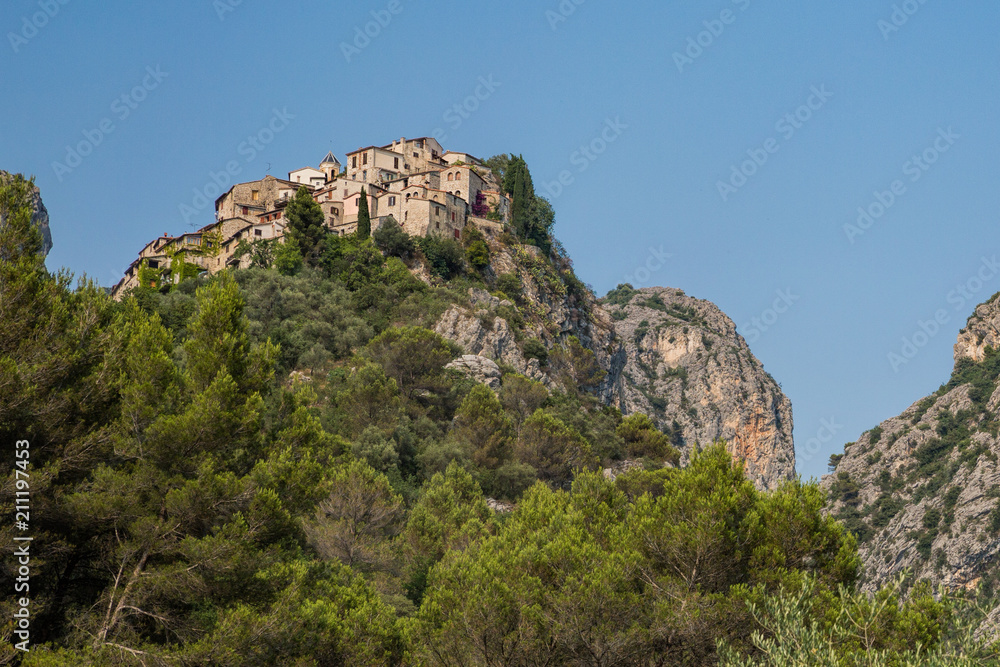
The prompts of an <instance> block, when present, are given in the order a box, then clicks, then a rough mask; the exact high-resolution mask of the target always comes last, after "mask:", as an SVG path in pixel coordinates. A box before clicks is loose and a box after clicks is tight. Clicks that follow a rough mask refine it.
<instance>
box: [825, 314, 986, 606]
mask: <svg viewBox="0 0 1000 667" xmlns="http://www.w3.org/2000/svg"><path fill="white" fill-rule="evenodd" d="M998 343H1000V302H998V301H996V300H991V301H990V302H987V303H985V304H981V305H980V306H978V307H977V308H976V311H975V314H974V315H973V316H972V317H971V318H969V322H968V325H967V326H966V328H965V329H963V330H962V332H961V333H960V334H959V336H958V342H957V344H956V345H955V362H956V372H955V373H954V374H953V376H952V380H951V381H950V382H949V383H947V384H946V385H943V386H942V387H941V388H940V389H939V390H938V391H937V392H935V393H934V394H931V395H930V396H928V397H927V398H925V399H923V400H920V401H918V402H916V403H914V404H913V405H911V406H910V407H909V408H907V409H906V410H905V411H904V412H903V413H902V414H901V415H899V416H898V417H893V418H892V419H888V420H886V421H884V422H882V423H881V424H879V425H878V426H877V427H876V428H874V429H872V430H870V431H867V432H865V433H863V434H862V435H861V436H860V437H859V438H858V440H857V442H854V443H850V444H849V445H848V446H847V447H846V449H845V451H844V454H843V455H842V457H841V458H839V459H837V457H835V458H834V459H833V460H831V464H835V469H834V472H833V473H832V474H830V475H827V476H825V477H824V478H823V480H822V485H823V486H824V488H826V489H827V490H828V491H829V492H830V498H831V504H830V506H829V511H830V512H832V513H833V514H834V515H835V516H838V517H839V518H841V519H843V520H844V521H845V523H846V524H847V526H848V527H849V528H850V529H851V530H853V531H854V532H855V533H856V534H857V535H858V538H859V551H860V555H861V558H862V560H863V563H864V570H865V572H864V576H865V586H866V587H867V588H868V589H869V590H873V589H875V588H876V587H878V586H880V585H882V584H884V583H886V582H887V581H888V580H890V579H892V578H893V577H895V576H896V575H897V574H898V573H899V572H900V571H901V570H903V569H905V568H910V569H912V571H913V575H914V576H915V577H916V578H917V579H923V578H925V579H928V580H930V581H931V583H933V584H935V585H937V584H944V585H945V586H947V587H949V588H951V589H971V588H974V587H975V586H977V585H979V584H984V585H985V586H986V588H987V589H988V590H992V591H994V592H995V591H996V590H997V589H996V584H997V582H1000V465H998V459H1000V438H998V437H997V434H998V433H1000V388H998V387H997V375H998V371H1000V364H998V363H997V360H998V358H997V357H995V356H993V355H992V354H990V353H989V352H988V350H987V348H990V347H992V348H994V349H996V348H997V347H998ZM997 613H998V612H996V610H995V613H994V616H996V615H997Z"/></svg>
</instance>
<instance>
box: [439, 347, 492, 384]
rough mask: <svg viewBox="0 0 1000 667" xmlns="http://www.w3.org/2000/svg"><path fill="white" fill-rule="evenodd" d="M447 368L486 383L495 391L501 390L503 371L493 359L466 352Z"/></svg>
mask: <svg viewBox="0 0 1000 667" xmlns="http://www.w3.org/2000/svg"><path fill="white" fill-rule="evenodd" d="M445 369H446V370H457V371H459V372H461V373H464V374H465V375H467V376H469V377H470V378H472V379H473V380H475V381H476V382H479V383H481V384H485V385H486V386H487V387H489V388H490V389H492V390H493V391H499V389H500V385H501V383H500V380H501V378H502V377H503V372H502V371H501V370H500V367H499V366H497V365H496V362H494V361H493V360H492V359H488V358H486V357H480V356H479V355H475V354H464V355H462V356H461V357H459V358H458V359H455V360H454V361H452V362H451V363H449V364H448V365H446V366H445Z"/></svg>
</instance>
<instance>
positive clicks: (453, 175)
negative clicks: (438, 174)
mask: <svg viewBox="0 0 1000 667" xmlns="http://www.w3.org/2000/svg"><path fill="white" fill-rule="evenodd" d="M454 179H455V174H452V173H449V174H448V180H449V181H451V180H454Z"/></svg>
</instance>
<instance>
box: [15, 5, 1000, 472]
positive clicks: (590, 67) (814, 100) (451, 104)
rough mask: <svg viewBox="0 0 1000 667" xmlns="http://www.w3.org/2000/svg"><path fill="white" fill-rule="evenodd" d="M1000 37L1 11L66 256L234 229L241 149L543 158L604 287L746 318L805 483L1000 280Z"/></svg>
mask: <svg viewBox="0 0 1000 667" xmlns="http://www.w3.org/2000/svg"><path fill="white" fill-rule="evenodd" d="M372 12H374V14H373V13H372ZM39 26H40V27H39ZM998 27H1000V5H997V4H996V3H985V2H971V1H969V0H951V1H950V2H947V3H946V2H944V1H943V0H906V2H896V3H895V4H894V3H893V2H892V1H890V0H841V1H840V2H822V3H815V2H800V3H793V2H777V1H776V0H711V1H700V2H694V3H674V2H652V1H637V2H628V3H621V2H608V1H607V0H562V1H561V2H560V1H559V0H548V1H541V2H528V1H527V0H506V1H504V2H488V3H487V2H477V3H473V2H456V1H454V0H439V1H437V2H434V3H418V2H415V1H414V0H395V1H394V2H389V1H388V0H386V1H382V0H376V1H371V0H363V1H360V2H351V3H344V2H330V1H320V0H300V1H298V2H294V3H279V2H266V1H265V0H215V1H214V2H213V0H197V1H196V0H179V1H177V2H148V1H139V2H136V1H130V2H124V1H122V0H108V1H106V2H102V3H88V2H83V0H41V2H39V1H38V0H6V1H5V2H4V3H3V6H2V8H0V35H2V36H3V39H2V43H0V168H2V169H6V170H8V171H13V172H24V173H26V174H34V175H35V176H36V177H37V183H38V185H39V186H40V187H41V189H42V194H43V197H44V200H45V203H46V206H47V207H48V209H49V213H50V215H51V221H52V234H53V239H54V242H55V247H54V249H53V251H52V253H51V254H50V256H49V260H48V265H49V267H50V269H55V268H58V267H66V268H68V269H70V270H72V271H73V272H74V273H75V274H77V275H80V274H84V273H86V274H87V275H89V276H91V277H92V278H95V279H97V280H98V281H99V282H100V283H102V284H104V285H111V284H113V283H115V282H116V281H117V280H118V278H119V277H120V275H121V272H122V270H123V269H124V268H125V267H126V266H127V265H128V263H129V262H130V261H131V260H132V259H133V258H134V257H135V255H136V253H137V252H138V250H139V249H140V248H141V247H142V246H143V245H144V243H146V242H147V241H148V240H150V239H151V238H153V237H155V236H158V235H160V234H162V233H164V232H169V233H170V234H177V233H180V232H183V231H185V230H187V229H189V228H191V227H196V226H202V225H204V224H207V223H209V222H211V221H212V206H211V204H210V203H208V204H207V205H206V203H205V201H204V200H208V201H211V200H212V199H214V192H215V190H214V189H213V188H214V183H213V179H214V180H221V181H224V180H225V179H227V178H229V176H228V175H226V174H225V173H224V172H225V171H226V169H227V166H230V167H234V169H233V171H238V173H237V175H236V179H237V180H251V179H254V178H259V177H261V176H263V175H264V174H265V173H271V174H273V175H275V176H284V175H286V174H287V172H288V171H290V170H292V169H296V168H299V167H302V166H306V165H313V166H317V163H318V162H319V160H320V159H321V158H322V157H323V155H324V154H325V153H326V152H327V151H328V150H333V151H334V152H335V154H337V155H338V156H339V157H340V158H341V160H343V156H344V154H345V153H346V152H347V151H349V150H353V149H355V148H358V147H361V146H367V145H370V144H386V143H390V142H391V141H392V140H394V139H398V138H399V137H403V136H406V137H414V136H424V135H435V134H436V135H437V136H439V137H442V143H443V144H444V146H445V148H446V149H451V150H461V151H466V152H470V153H472V154H474V155H479V156H482V157H488V156H490V155H493V154H495V153H500V152H514V153H521V154H523V155H524V157H525V159H526V160H527V161H528V164H529V167H530V168H531V170H532V174H533V176H534V179H535V184H536V187H537V189H538V190H539V191H541V192H542V193H545V192H548V193H549V194H550V195H552V196H551V199H552V201H553V204H554V206H555V209H556V214H557V228H556V231H557V235H558V236H559V238H560V239H561V240H562V241H563V243H564V244H565V245H566V247H567V248H568V250H569V252H570V254H571V255H572V257H573V258H574V260H575V262H576V268H577V272H578V274H579V275H580V277H581V278H582V279H583V280H584V281H586V282H587V283H589V284H591V285H592V286H593V287H594V288H595V290H596V291H597V292H598V293H599V294H604V293H605V292H607V291H608V290H609V289H611V288H613V287H614V286H615V285H616V284H618V283H620V282H625V281H626V280H630V281H631V282H632V283H633V284H634V285H636V286H637V287H639V286H647V285H654V284H655V285H664V286H670V287H677V288H681V289H683V290H685V291H686V292H687V293H688V294H690V295H692V296H696V297H699V298H704V299H709V300H711V301H714V302H715V303H716V304H718V305H719V306H720V307H721V308H722V309H723V310H724V311H725V312H726V313H727V314H728V315H729V316H730V317H732V318H733V320H735V321H736V323H737V325H738V327H739V330H740V331H741V333H743V335H744V336H745V337H746V338H747V340H748V342H750V344H751V347H752V349H753V351H754V353H755V354H756V355H757V357H758V358H760V359H761V361H762V362H763V363H764V366H765V368H766V369H767V370H768V371H770V372H771V374H772V375H773V376H774V377H775V378H776V379H777V380H778V382H780V383H781V385H782V387H783V389H784V391H785V392H786V393H787V394H788V396H789V397H790V398H791V400H792V403H793V407H794V416H795V439H796V449H797V458H798V467H799V471H800V472H801V473H802V474H803V476H805V477H812V476H819V475H821V474H823V473H825V471H826V461H827V459H828V458H829V456H830V454H832V453H837V452H840V451H841V449H842V446H843V444H844V443H845V442H848V441H853V440H855V439H856V438H857V437H858V435H860V433H862V432H863V431H864V430H866V429H869V428H871V427H873V426H875V425H876V424H877V423H878V422H880V421H882V420H883V419H887V418H889V417H892V416H894V415H896V414H898V413H899V412H900V411H902V410H903V409H905V408H906V407H907V406H908V405H910V404H911V403H912V402H913V401H915V400H917V399H919V398H921V397H923V396H925V395H926V394H928V393H931V392H932V391H934V390H935V389H936V388H937V387H938V385H939V384H940V383H941V382H943V381H945V380H946V379H947V378H948V375H949V373H950V370H951V365H952V345H953V344H954V342H955V336H956V335H957V332H958V330H959V329H960V328H961V327H962V326H963V325H964V322H965V319H966V317H967V316H968V315H970V314H971V312H972V310H973V307H974V306H975V304H976V303H979V302H980V301H984V300H986V299H987V298H989V296H990V295H992V294H993V293H994V292H997V291H1000V267H997V266H993V265H992V264H990V262H992V261H993V258H994V257H1000V238H998V235H997V233H996V230H997V222H998V218H1000V210H998V206H997V192H998V188H997V186H996V183H995V179H996V177H997V167H996V165H997V156H998V155H1000V125H998V123H997V122H996V121H997V118H998V111H1000V109H998V106H1000V95H998V87H1000V71H998V70H1000V58H998V56H1000V40H998V39H997V34H998ZM366 30H367V32H368V33H369V34H370V35H374V36H373V37H369V36H365V35H364V32H365V31H366ZM456 105H458V106H457V107H456ZM788 114H791V116H790V117H788V116H787V115H788ZM81 144H82V146H81ZM914 158H916V159H914ZM748 161H749V162H748ZM734 169H735V170H736V173H735V174H734ZM740 171H742V172H743V173H742V174H741V173H739V172H740ZM563 172H565V173H563ZM560 176H562V177H563V182H564V183H565V185H563V184H560V185H561V191H560V187H557V186H556V185H555V184H557V183H558V182H559V178H560ZM897 181H898V182H897ZM720 183H722V184H725V185H722V186H720ZM547 187H548V189H546V188H547ZM894 190H895V191H894ZM199 193H200V194H199ZM206 193H207V196H206ZM203 198H204V199H203ZM183 207H188V208H183ZM859 207H863V208H864V209H868V210H869V212H870V215H871V216H872V217H871V218H870V219H862V220H861V224H860V225H859V224H858V218H859V215H860V214H859V212H858V209H859ZM845 225H854V226H855V227H854V228H850V227H848V228H846V229H845ZM663 255H670V256H669V257H667V258H663ZM984 257H985V258H986V259H987V260H989V261H988V262H987V264H985V265H984V264H983V258H984ZM779 310H780V311H783V312H778V311H779ZM754 318H757V320H758V322H759V324H756V323H754V321H753V320H754ZM935 318H937V321H936V322H935V321H934V320H935ZM921 322H923V328H922V327H921ZM925 332H926V333H925ZM904 338H905V339H907V340H908V341H910V343H911V344H912V345H913V347H912V349H911V348H909V347H905V346H904ZM904 353H905V354H904ZM890 354H896V355H899V358H898V359H896V360H895V363H892V360H891V359H890V357H889V355H890ZM907 355H908V356H907ZM831 431H832V433H831Z"/></svg>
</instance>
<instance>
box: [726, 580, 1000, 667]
mask: <svg viewBox="0 0 1000 667" xmlns="http://www.w3.org/2000/svg"><path fill="white" fill-rule="evenodd" d="M902 584H903V578H900V579H897V580H896V581H895V582H894V583H893V584H891V585H890V586H887V587H886V588H884V589H882V590H880V591H879V592H878V593H877V594H876V595H875V596H874V597H868V596H867V595H865V594H863V593H857V592H854V591H852V590H850V589H848V588H846V587H840V588H839V589H837V591H836V592H834V591H830V590H824V587H823V586H822V585H820V584H819V583H818V582H817V581H816V580H815V578H813V577H806V578H804V579H803V581H802V582H801V584H799V585H797V586H796V585H793V586H782V587H781V589H780V591H779V592H778V593H777V594H776V595H774V596H771V597H766V598H764V599H763V600H762V601H751V602H749V608H750V611H751V614H752V616H753V619H754V621H755V624H756V625H757V626H758V627H759V629H758V630H755V631H754V633H753V636H752V644H753V647H754V649H755V650H754V651H752V652H751V651H747V652H745V653H744V652H743V651H734V650H732V649H731V648H729V647H727V646H725V643H724V642H723V646H722V647H721V648H722V651H721V653H722V656H723V660H722V662H721V664H722V665H723V666H724V667H768V666H771V665H773V666H774V667H779V666H780V667H784V666H785V665H802V666H803V667H808V666H810V665H815V666H816V667H828V666H834V667H862V666H864V667H944V666H945V665H949V666H953V665H957V666H962V665H966V666H968V667H972V666H974V665H986V664H993V662H994V661H995V660H996V659H997V657H998V653H997V652H995V651H992V650H990V649H989V648H988V647H987V646H986V645H985V644H984V643H983V642H982V641H981V640H979V639H977V638H976V637H975V631H976V623H975V622H971V623H970V622H969V621H968V620H964V619H963V615H962V614H961V613H960V612H961V611H962V609H961V607H962V604H961V602H960V601H959V600H955V599H949V598H947V597H942V599H941V600H940V601H938V600H936V599H935V597H934V596H933V595H932V594H931V591H929V590H928V589H927V587H923V588H918V590H916V591H915V592H914V593H913V594H911V595H910V596H909V599H907V600H905V601H903V599H902V597H901V593H900V591H901V588H902ZM966 606H967V605H966ZM973 618H976V616H973ZM978 618H981V616H978ZM748 654H749V655H748Z"/></svg>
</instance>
